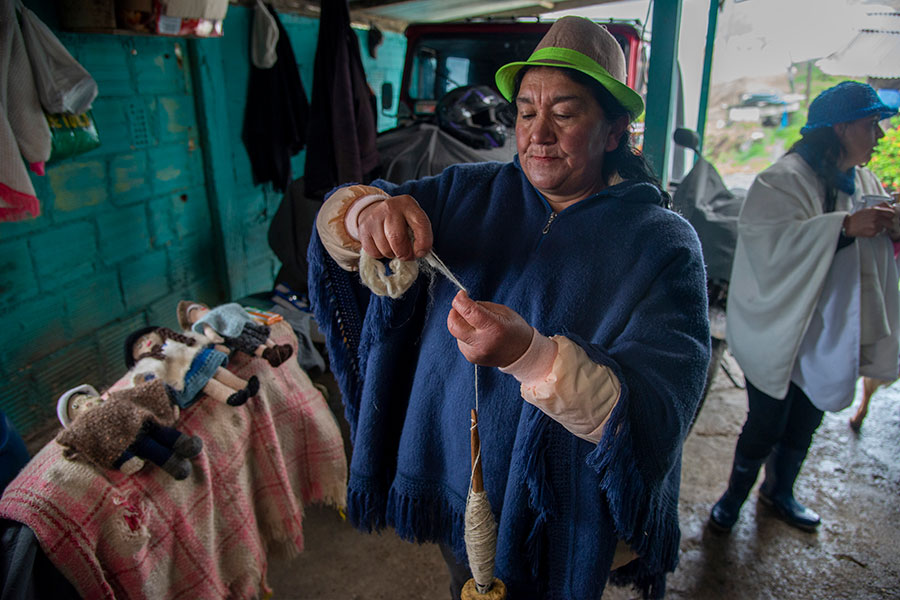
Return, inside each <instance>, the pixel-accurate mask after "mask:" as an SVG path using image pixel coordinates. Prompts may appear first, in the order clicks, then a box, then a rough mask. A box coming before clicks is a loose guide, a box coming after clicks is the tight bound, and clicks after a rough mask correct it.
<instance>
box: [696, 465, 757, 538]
mask: <svg viewBox="0 0 900 600" xmlns="http://www.w3.org/2000/svg"><path fill="white" fill-rule="evenodd" d="M763 461H765V458H756V459H750V458H746V457H745V456H743V455H742V454H741V453H740V452H738V451H737V450H735V452H734V464H733V465H732V467H731V477H729V479H728V489H727V490H725V493H724V494H723V495H722V497H721V498H719V501H718V502H716V503H715V504H714V505H713V507H712V511H710V513H709V524H710V525H711V526H712V527H713V529H717V530H719V531H722V532H728V531H731V528H732V527H734V524H735V523H737V520H738V517H739V516H740V514H741V506H743V505H744V501H745V500H746V499H747V495H748V494H750V490H751V489H752V488H753V484H754V483H756V476H757V475H759V468H760V467H762V464H763Z"/></svg>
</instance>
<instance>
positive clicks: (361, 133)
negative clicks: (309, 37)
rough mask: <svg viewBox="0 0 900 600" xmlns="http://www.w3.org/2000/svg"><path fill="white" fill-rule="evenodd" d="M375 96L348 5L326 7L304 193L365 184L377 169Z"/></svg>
mask: <svg viewBox="0 0 900 600" xmlns="http://www.w3.org/2000/svg"><path fill="white" fill-rule="evenodd" d="M374 104H375V102H374V94H372V90H371V89H369V84H368V83H367V82H366V73H365V71H364V70H363V66H362V57H361V56H360V50H359V39H358V38H357V37H356V34H355V33H354V32H353V29H352V28H351V27H350V9H349V6H348V4H347V0H329V1H328V2H322V13H321V16H320V18H319V40H318V43H317V45H316V63H315V74H314V76H313V93H312V102H311V109H310V126H309V147H308V148H307V152H306V169H305V175H304V177H305V179H306V193H307V195H310V196H315V197H321V196H322V195H323V194H325V193H326V192H328V191H329V190H331V188H333V187H334V186H336V185H338V184H340V183H348V182H354V183H367V182H368V180H369V179H370V177H371V174H372V172H373V171H374V170H375V169H376V168H377V167H378V150H377V149H376V147H375V136H376V133H377V130H376V129H377V128H376V123H375V111H374V109H373V106H374Z"/></svg>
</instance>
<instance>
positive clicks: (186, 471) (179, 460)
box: [162, 454, 192, 481]
mask: <svg viewBox="0 0 900 600" xmlns="http://www.w3.org/2000/svg"><path fill="white" fill-rule="evenodd" d="M162 469H163V471H165V472H166V473H168V474H169V475H171V476H172V477H174V478H175V479H177V480H179V481H181V480H183V479H187V478H188V477H190V475H191V470H192V468H191V461H189V460H188V459H186V458H184V457H183V456H178V455H177V454H173V455H172V456H170V457H169V459H168V460H167V461H166V462H165V463H163V465H162Z"/></svg>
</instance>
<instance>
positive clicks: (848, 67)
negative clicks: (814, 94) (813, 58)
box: [816, 12, 900, 79]
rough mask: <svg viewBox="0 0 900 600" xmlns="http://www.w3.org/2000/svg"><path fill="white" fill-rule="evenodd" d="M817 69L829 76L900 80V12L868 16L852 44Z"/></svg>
mask: <svg viewBox="0 0 900 600" xmlns="http://www.w3.org/2000/svg"><path fill="white" fill-rule="evenodd" d="M816 66H817V67H819V68H820V69H822V71H823V72H825V73H827V74H829V75H843V76H847V77H875V78H880V79H895V78H898V77H900V12H893V13H872V14H869V15H868V18H867V19H866V21H865V22H864V24H863V28H862V29H860V31H859V33H857V34H856V36H855V37H854V38H853V39H852V40H850V43H848V44H847V45H846V46H845V47H844V48H842V49H841V50H838V51H837V52H834V53H833V54H831V55H829V56H827V57H825V58H823V59H820V60H819V61H817V62H816Z"/></svg>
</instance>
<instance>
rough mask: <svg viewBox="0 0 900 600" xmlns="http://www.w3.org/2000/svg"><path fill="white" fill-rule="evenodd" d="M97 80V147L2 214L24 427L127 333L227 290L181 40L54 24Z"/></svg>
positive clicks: (104, 360) (15, 398) (95, 380)
mask: <svg viewBox="0 0 900 600" xmlns="http://www.w3.org/2000/svg"><path fill="white" fill-rule="evenodd" d="M60 39H61V40H62V41H63V43H64V44H65V45H66V47H67V48H68V49H69V51H70V52H71V53H72V54H73V55H74V56H75V57H76V58H77V59H78V60H79V62H81V63H82V64H83V65H84V66H85V67H86V68H87V69H88V70H89V71H90V72H91V74H92V75H93V76H94V78H95V79H96V81H97V84H98V87H99V90H100V96H99V97H98V99H97V100H96V101H95V102H94V108H93V114H94V118H95V120H96V122H97V127H98V131H99V134H100V139H101V143H102V145H101V147H100V148H98V149H96V150H93V151H91V152H89V153H86V154H83V155H81V156H78V157H73V158H71V159H68V160H65V161H62V162H59V163H57V164H52V165H49V166H48V168H47V174H46V176H44V177H33V180H34V183H35V186H36V188H37V192H38V198H39V199H40V202H41V210H42V214H41V216H40V217H39V218H37V219H34V220H30V221H22V222H17V223H2V224H0V256H2V257H3V259H2V264H3V266H2V268H0V311H2V315H3V318H2V327H0V340H2V347H3V350H2V352H0V408H2V410H3V411H4V412H6V413H7V414H8V415H9V416H10V418H11V419H12V421H13V423H14V424H15V425H16V427H17V429H19V431H21V432H28V431H29V430H31V429H33V428H35V427H37V426H39V425H41V424H42V423H43V422H45V421H46V419H47V418H48V417H52V415H53V414H54V411H55V400H56V397H57V396H58V394H59V393H60V392H62V391H63V390H65V389H67V388H68V387H71V386H73V385H77V384H79V383H91V384H93V385H95V386H103V385H105V384H109V383H111V382H112V381H114V380H115V379H117V378H118V377H119V376H120V375H121V374H122V373H124V371H125V366H124V362H123V340H124V338H125V336H126V335H127V334H128V333H129V332H130V331H132V330H134V329H136V328H138V327H141V326H144V325H146V324H150V323H159V324H163V325H168V326H172V325H174V323H175V320H174V306H175V304H176V303H177V300H178V299H180V298H184V297H198V298H204V299H207V300H210V301H218V300H220V299H222V298H223V293H222V289H221V286H220V284H219V278H218V276H217V275H216V263H215V261H214V256H215V253H216V243H215V240H214V235H213V228H212V227H211V226H210V209H209V203H208V201H207V195H206V188H205V179H204V164H203V155H202V152H201V145H202V140H201V139H200V138H199V136H198V129H197V119H196V114H195V110H194V96H193V90H192V82H191V76H190V68H189V62H188V55H187V53H188V47H187V44H186V43H185V41H184V40H178V39H167V38H158V37H131V36H109V35H82V34H78V35H76V34H60Z"/></svg>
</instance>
